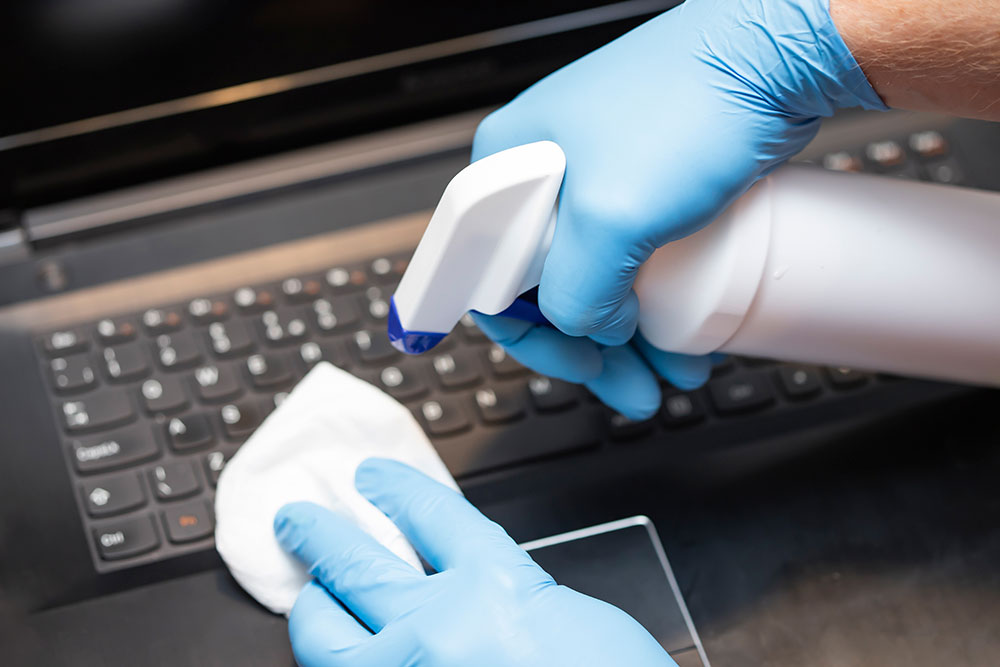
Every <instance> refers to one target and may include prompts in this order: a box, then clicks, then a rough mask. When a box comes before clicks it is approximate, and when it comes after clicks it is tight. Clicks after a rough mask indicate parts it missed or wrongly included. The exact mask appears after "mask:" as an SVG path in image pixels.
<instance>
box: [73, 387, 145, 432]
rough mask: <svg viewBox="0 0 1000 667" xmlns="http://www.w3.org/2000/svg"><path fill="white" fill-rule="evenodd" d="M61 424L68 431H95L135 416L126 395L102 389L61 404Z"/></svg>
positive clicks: (121, 422) (122, 422)
mask: <svg viewBox="0 0 1000 667" xmlns="http://www.w3.org/2000/svg"><path fill="white" fill-rule="evenodd" d="M62 415H63V424H64V425H65V427H66V430H67V431H69V432H70V433H77V432H83V431H97V430H100V429H104V428H108V427H111V426H117V425H118V424H124V423H125V422H127V421H130V420H131V419H132V418H133V417H135V410H133V409H132V403H131V402H130V401H129V400H128V396H127V395H126V394H124V393H122V392H120V391H103V392H100V393H96V394H91V395H90V396H86V397H84V398H80V399H78V400H75V401H65V402H64V403H63V404H62Z"/></svg>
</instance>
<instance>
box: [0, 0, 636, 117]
mask: <svg viewBox="0 0 1000 667" xmlns="http://www.w3.org/2000/svg"><path fill="white" fill-rule="evenodd" d="M613 4H630V3H614V2H607V1H601V0H532V1H531V2H502V1H496V2H492V1H491V2H483V1H478V2H446V1H443V0H424V1H422V2H408V1H400V0H17V1H12V2H4V3H2V5H3V7H2V8H0V37H2V38H0V70H2V71H3V74H2V78H3V88H4V89H5V91H6V94H5V95H4V97H6V98H7V99H8V100H12V101H14V104H13V105H5V106H6V108H5V109H4V110H3V111H2V112H0V119H2V120H0V137H3V136H7V135H13V134H17V133H21V132H25V131H28V130H33V129H37V128H42V127H48V126H52V125H57V124H61V123H67V122H70V121H74V120H79V119H84V118H90V117H93V116H99V115H102V114H108V113H112V112H116V111H121V110H125V109H132V108H135V107H141V106H146V105H150V104H154V103H158V102H163V101H167V100H173V99H176V98H182V97H186V96H190V95H193V94H197V93H204V92H208V91H215V90H218V89H223V88H226V87H229V86H233V85H237V84H242V83H246V82H253V81H259V80H262V79H267V78H269V77H276V76H281V75H284V74H288V73H293V72H300V71H303V70H310V69H313V68H317V67H324V66H328V65H331V64H334V63H342V62H346V61H353V60H356V59H359V58H365V57H368V56H372V55H375V54H380V53H387V52H394V51H399V50H401V49H407V48H411V47H414V46H418V45H425V44H432V43H435V42H440V41H442V40H449V39H454V38H456V37H459V36H463V35H470V34H476V33H481V32H484V31H490V30H496V29H498V28H502V27H506V26H513V25H518V24H523V23H526V22H531V21H537V20H539V19H543V18H546V17H552V16H557V15H562V14H567V13H572V12H579V11H581V10H586V9H589V8H594V7H597V6H601V5H613Z"/></svg>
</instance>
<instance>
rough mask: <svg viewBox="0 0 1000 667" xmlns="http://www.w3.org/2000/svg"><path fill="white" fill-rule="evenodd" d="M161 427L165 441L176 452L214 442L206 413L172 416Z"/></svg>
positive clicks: (213, 434) (210, 423) (210, 424)
mask: <svg viewBox="0 0 1000 667" xmlns="http://www.w3.org/2000/svg"><path fill="white" fill-rule="evenodd" d="M163 428H164V431H165V432H166V435H167V442H168V443H170V446H171V447H172V448H173V449H175V450H177V451H178V452H186V451H190V450H192V449H197V448H199V447H205V446H207V445H210V444H212V443H213V442H215V432H214V431H213V430H212V422H211V420H209V418H208V415H201V414H196V415H184V416H182V417H173V418H172V419H171V420H170V421H168V422H167V424H166V425H165V426H164V427H163Z"/></svg>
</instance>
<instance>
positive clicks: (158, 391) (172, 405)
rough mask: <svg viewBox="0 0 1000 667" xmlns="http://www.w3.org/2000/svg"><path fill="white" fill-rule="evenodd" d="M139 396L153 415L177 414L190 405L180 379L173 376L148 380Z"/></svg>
mask: <svg viewBox="0 0 1000 667" xmlns="http://www.w3.org/2000/svg"><path fill="white" fill-rule="evenodd" d="M139 394H140V396H141V397H142V402H143V404H144V405H145V406H146V410H147V411H148V412H150V413H151V414H157V413H164V412H175V411H177V410H181V409H183V408H185V407H187V404H188V399H187V396H186V395H185V393H184V386H183V385H182V384H181V381H180V378H177V377H174V376H172V375H167V376H164V377H161V378H156V379H152V380H146V381H145V382H143V383H142V385H141V386H140V387H139Z"/></svg>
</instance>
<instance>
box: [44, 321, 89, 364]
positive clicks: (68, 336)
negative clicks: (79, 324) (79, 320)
mask: <svg viewBox="0 0 1000 667" xmlns="http://www.w3.org/2000/svg"><path fill="white" fill-rule="evenodd" d="M89 344H90V341H89V340H88V339H87V334H85V333H84V332H83V330H82V329H80V328H74V329H61V330H59V331H53V332H52V333H50V334H47V335H46V336H45V337H44V338H42V349H43V350H44V351H45V353H46V354H47V355H49V356H50V357H54V356H63V355H66V354H71V353H73V352H82V351H84V350H86V349H87V346H88V345H89Z"/></svg>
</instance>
